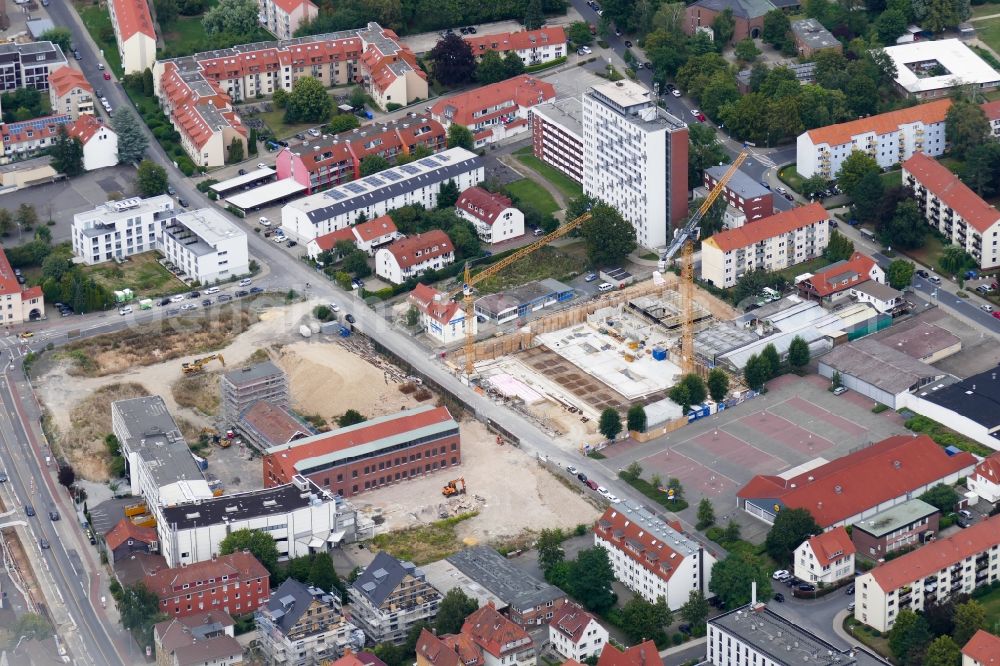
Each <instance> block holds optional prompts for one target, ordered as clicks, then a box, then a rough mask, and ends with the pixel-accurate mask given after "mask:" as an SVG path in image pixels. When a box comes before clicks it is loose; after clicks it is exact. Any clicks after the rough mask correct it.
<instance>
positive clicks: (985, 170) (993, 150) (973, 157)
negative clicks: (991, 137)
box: [959, 141, 1000, 198]
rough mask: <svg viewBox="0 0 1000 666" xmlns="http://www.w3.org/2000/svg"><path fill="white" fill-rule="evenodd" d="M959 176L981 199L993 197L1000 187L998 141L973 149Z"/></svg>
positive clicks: (966, 157) (966, 158)
mask: <svg viewBox="0 0 1000 666" xmlns="http://www.w3.org/2000/svg"><path fill="white" fill-rule="evenodd" d="M959 175H960V177H961V179H962V182H963V183H965V184H966V185H968V186H969V187H971V188H972V189H973V190H974V191H975V193H976V194H978V195H979V196H981V197H984V198H987V197H992V196H994V195H995V194H996V193H997V189H998V187H1000V144H998V143H997V142H996V141H987V142H986V143H984V144H982V145H979V146H975V147H974V148H971V149H970V150H969V151H968V152H966V154H965V162H964V163H963V165H962V168H961V171H960V172H959Z"/></svg>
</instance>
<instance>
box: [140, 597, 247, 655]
mask: <svg viewBox="0 0 1000 666" xmlns="http://www.w3.org/2000/svg"><path fill="white" fill-rule="evenodd" d="M216 623H218V624H221V625H222V626H223V627H232V626H233V625H235V624H236V622H234V621H233V618H232V616H231V615H229V613H227V612H225V611H223V610H221V609H218V608H212V609H209V610H207V611H205V612H204V613H203V614H202V613H199V614H197V615H187V616H185V617H173V618H170V619H169V620H164V621H163V622H157V623H156V624H154V625H153V634H154V636H156V638H157V642H158V644H159V645H160V646H162V647H163V649H164V650H166V651H167V652H168V653H169V652H173V651H174V650H176V649H177V648H179V647H183V646H185V645H190V644H191V642H192V641H191V629H195V628H198V627H202V626H205V625H209V624H216Z"/></svg>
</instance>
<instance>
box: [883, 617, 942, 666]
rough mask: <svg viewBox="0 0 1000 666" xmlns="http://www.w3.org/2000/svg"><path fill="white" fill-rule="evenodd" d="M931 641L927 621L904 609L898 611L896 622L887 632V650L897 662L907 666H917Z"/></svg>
mask: <svg viewBox="0 0 1000 666" xmlns="http://www.w3.org/2000/svg"><path fill="white" fill-rule="evenodd" d="M931 639H932V636H931V633H930V630H929V629H928V628H927V620H925V619H924V618H923V617H921V616H919V615H917V614H916V613H914V612H913V611H911V610H909V609H906V608H904V609H903V610H901V611H899V615H897V616H896V622H895V623H894V624H893V625H892V629H891V630H890V631H889V650H891V651H892V654H893V656H895V657H896V660H897V661H899V662H901V663H903V664H906V665H907V666H919V664H920V663H921V662H922V661H923V652H924V650H926V648H927V646H928V645H929V644H930V642H931ZM914 657H916V659H914Z"/></svg>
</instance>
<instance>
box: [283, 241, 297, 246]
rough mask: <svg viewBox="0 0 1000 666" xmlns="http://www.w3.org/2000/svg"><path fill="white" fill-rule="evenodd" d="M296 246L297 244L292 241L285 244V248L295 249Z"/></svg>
mask: <svg viewBox="0 0 1000 666" xmlns="http://www.w3.org/2000/svg"><path fill="white" fill-rule="evenodd" d="M296 245H298V243H296V242H295V241H293V240H290V241H288V243H286V245H285V246H286V247H295V246H296Z"/></svg>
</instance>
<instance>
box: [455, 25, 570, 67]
mask: <svg viewBox="0 0 1000 666" xmlns="http://www.w3.org/2000/svg"><path fill="white" fill-rule="evenodd" d="M462 39H464V40H465V43H466V44H468V45H469V47H470V48H471V49H472V55H474V56H475V57H476V58H482V57H483V56H484V55H485V54H486V53H489V52H490V51H495V52H497V53H499V54H500V55H501V56H505V55H507V54H508V53H510V52H511V51H513V52H514V53H516V54H517V56H518V57H519V58H520V59H521V62H523V63H524V66H525V67H531V66H532V65H541V64H543V63H547V62H552V61H553V60H556V59H557V58H564V57H566V31H565V30H563V27H562V26H561V25H555V26H546V27H542V28H538V29H537V30H519V31H517V32H497V33H493V34H491V35H479V34H476V35H464V36H463V37H462Z"/></svg>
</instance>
